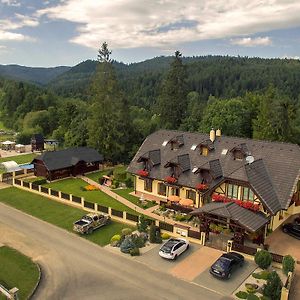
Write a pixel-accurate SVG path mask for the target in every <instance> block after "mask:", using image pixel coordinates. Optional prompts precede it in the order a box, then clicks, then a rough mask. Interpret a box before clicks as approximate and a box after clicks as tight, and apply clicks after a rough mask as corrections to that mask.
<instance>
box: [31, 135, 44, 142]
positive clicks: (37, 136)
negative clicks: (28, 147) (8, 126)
mask: <svg viewBox="0 0 300 300" xmlns="http://www.w3.org/2000/svg"><path fill="white" fill-rule="evenodd" d="M31 140H34V141H36V142H40V143H44V137H43V135H42V134H40V133H37V134H34V135H33V136H32V138H31Z"/></svg>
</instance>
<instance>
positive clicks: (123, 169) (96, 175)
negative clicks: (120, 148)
mask: <svg viewBox="0 0 300 300" xmlns="http://www.w3.org/2000/svg"><path fill="white" fill-rule="evenodd" d="M126 169H127V166H124V165H118V166H115V167H109V168H106V169H105V170H103V171H98V172H94V173H90V174H86V177H88V178H90V179H92V180H94V181H96V182H99V178H102V176H103V175H107V174H108V173H109V172H111V171H114V170H116V171H119V172H126ZM126 176H127V177H129V176H131V175H130V174H129V173H127V175H126Z"/></svg>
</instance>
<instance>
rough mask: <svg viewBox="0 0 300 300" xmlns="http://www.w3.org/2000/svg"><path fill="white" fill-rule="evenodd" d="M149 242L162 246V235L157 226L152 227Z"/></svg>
mask: <svg viewBox="0 0 300 300" xmlns="http://www.w3.org/2000/svg"><path fill="white" fill-rule="evenodd" d="M149 241H150V243H157V244H160V243H161V242H162V239H161V235H160V228H159V227H157V226H155V225H154V224H152V225H150V229H149Z"/></svg>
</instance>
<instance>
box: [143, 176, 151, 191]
mask: <svg viewBox="0 0 300 300" xmlns="http://www.w3.org/2000/svg"><path fill="white" fill-rule="evenodd" d="M144 190H145V191H147V192H152V179H150V178H145V179H144Z"/></svg>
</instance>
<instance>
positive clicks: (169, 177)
mask: <svg viewBox="0 0 300 300" xmlns="http://www.w3.org/2000/svg"><path fill="white" fill-rule="evenodd" d="M165 181H166V182H168V183H175V182H177V178H175V177H172V176H167V177H166V178H165Z"/></svg>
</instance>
